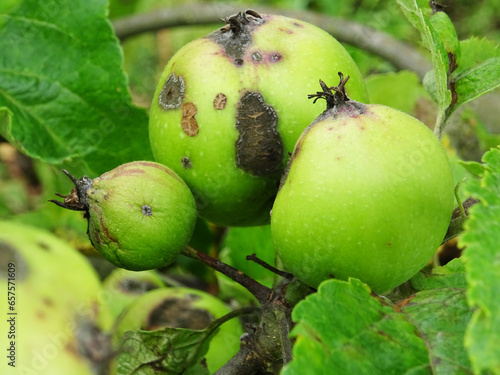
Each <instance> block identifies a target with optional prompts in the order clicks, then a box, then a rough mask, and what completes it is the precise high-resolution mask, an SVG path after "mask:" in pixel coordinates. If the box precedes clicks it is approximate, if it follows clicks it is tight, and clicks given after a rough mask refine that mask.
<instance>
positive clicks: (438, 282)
mask: <svg viewBox="0 0 500 375" xmlns="http://www.w3.org/2000/svg"><path fill="white" fill-rule="evenodd" d="M410 283H411V286H412V287H413V288H414V289H415V290H416V291H422V290H432V289H441V288H461V289H464V290H465V288H467V282H466V280H465V264H464V261H463V259H462V258H457V259H453V260H452V261H450V262H449V263H447V264H446V265H444V266H442V267H435V268H433V269H432V271H431V272H424V271H421V272H419V273H418V274H416V275H415V276H413V277H412V278H411V280H410Z"/></svg>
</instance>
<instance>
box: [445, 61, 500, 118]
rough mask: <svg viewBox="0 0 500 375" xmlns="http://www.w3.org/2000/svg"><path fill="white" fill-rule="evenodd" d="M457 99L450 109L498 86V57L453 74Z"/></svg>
mask: <svg viewBox="0 0 500 375" xmlns="http://www.w3.org/2000/svg"><path fill="white" fill-rule="evenodd" d="M453 81H455V91H456V93H457V97H458V100H457V102H456V103H455V104H453V106H452V108H451V110H452V111H453V110H455V109H456V108H458V107H459V106H461V105H463V104H465V103H468V102H470V101H471V100H474V99H476V98H478V97H480V96H482V95H484V94H486V93H488V92H490V91H492V90H494V89H496V88H497V87H500V57H492V58H490V59H488V60H486V61H484V62H483V63H481V64H479V65H476V66H474V67H472V68H470V69H468V70H465V71H463V72H462V73H461V74H459V75H457V76H454V77H453Z"/></svg>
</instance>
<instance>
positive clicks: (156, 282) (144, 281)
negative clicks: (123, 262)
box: [102, 268, 165, 319]
mask: <svg viewBox="0 0 500 375" xmlns="http://www.w3.org/2000/svg"><path fill="white" fill-rule="evenodd" d="M102 286H103V293H104V295H105V299H106V303H107V305H108V306H109V310H110V312H111V314H112V316H113V318H114V319H117V318H118V317H119V316H120V315H121V314H122V313H123V311H124V310H125V309H126V308H128V306H130V304H132V303H133V302H134V301H135V300H136V299H137V298H138V297H139V296H141V295H143V294H144V293H146V292H148V291H150V290H153V289H158V288H162V287H164V286H165V283H164V282H163V280H162V279H161V277H160V276H159V275H158V273H157V272H155V271H154V270H146V271H130V270H126V269H123V268H117V269H115V270H114V271H113V272H111V273H110V274H109V275H108V276H107V277H106V278H105V279H104V281H103V283H102Z"/></svg>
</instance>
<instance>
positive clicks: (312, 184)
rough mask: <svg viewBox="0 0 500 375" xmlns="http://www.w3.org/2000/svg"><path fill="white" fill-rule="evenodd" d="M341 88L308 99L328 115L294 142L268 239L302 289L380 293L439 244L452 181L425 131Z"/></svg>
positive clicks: (407, 118) (450, 200)
mask: <svg viewBox="0 0 500 375" xmlns="http://www.w3.org/2000/svg"><path fill="white" fill-rule="evenodd" d="M346 81H347V79H346V80H342V79H341V84H340V85H339V86H338V87H335V88H328V87H326V85H324V84H323V83H322V87H323V90H324V91H323V92H320V93H318V94H317V95H312V96H311V97H324V98H325V99H326V100H327V103H328V108H327V110H326V111H325V112H323V113H322V114H321V115H320V116H319V117H318V118H317V119H316V120H315V121H314V122H313V123H312V124H311V125H310V126H309V127H308V128H307V129H306V130H305V131H304V132H303V134H302V135H301V137H300V139H299V140H298V142H297V145H296V147H295V150H294V152H293V155H292V157H291V159H290V160H291V162H290V164H289V168H288V171H287V173H286V174H285V175H284V177H283V182H282V186H281V189H280V191H279V193H278V195H277V198H276V201H275V202H274V206H273V209H272V215H271V230H272V235H273V239H274V242H275V245H276V250H277V252H278V255H279V257H280V259H281V260H282V261H283V263H284V265H285V266H286V267H287V268H288V270H289V271H290V272H291V273H293V274H294V275H295V276H296V277H297V278H299V279H300V280H302V281H303V282H305V283H306V284H308V285H310V286H313V287H317V286H318V284H319V283H321V281H323V280H325V279H328V278H331V277H335V278H339V279H347V278H349V277H356V278H359V279H360V280H361V281H363V282H365V283H367V284H368V285H369V286H370V287H371V288H372V289H373V290H374V291H375V292H378V293H383V292H386V291H388V290H390V289H391V288H394V287H396V286H398V285H399V284H401V283H403V282H404V281H406V280H408V279H409V278H410V277H412V276H413V275H414V274H416V273H417V272H418V271H419V270H420V269H421V268H422V267H423V266H424V265H425V264H426V263H427V262H428V261H429V260H430V259H431V258H432V256H433V254H434V252H435V251H436V250H437V248H438V246H439V245H440V244H441V241H442V240H443V238H444V235H445V233H446V230H447V228H448V225H449V222H450V218H451V213H452V209H453V202H454V195H453V190H454V185H453V177H452V173H451V168H450V164H449V162H448V158H447V155H446V152H445V150H444V148H443V147H442V145H441V143H440V142H439V140H438V139H437V138H436V137H435V136H434V134H433V133H432V131H430V130H429V129H428V128H427V127H426V126H425V125H424V124H423V123H421V122H420V121H418V120H417V119H415V118H413V117H411V116H409V115H407V114H405V113H403V112H400V111H398V110H395V109H392V108H389V107H386V106H382V105H365V104H362V103H359V102H356V101H354V100H349V98H348V97H347V96H346V95H345V91H344V90H343V88H344V85H345V83H346ZM332 90H333V91H332ZM333 92H335V93H333Z"/></svg>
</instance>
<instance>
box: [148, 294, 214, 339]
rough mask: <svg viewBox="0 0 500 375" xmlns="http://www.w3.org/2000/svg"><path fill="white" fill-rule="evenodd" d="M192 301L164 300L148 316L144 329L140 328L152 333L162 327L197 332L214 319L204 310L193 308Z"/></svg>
mask: <svg viewBox="0 0 500 375" xmlns="http://www.w3.org/2000/svg"><path fill="white" fill-rule="evenodd" d="M192 301H193V299H191V298H189V297H187V298H182V299H181V298H175V297H171V298H166V299H164V300H163V301H161V302H160V303H159V304H158V306H156V307H155V308H154V309H153V310H152V311H151V313H150V314H149V317H148V320H147V325H146V327H141V328H142V329H146V330H150V331H152V330H157V329H161V328H164V327H172V328H189V329H197V330H201V329H204V328H206V327H208V326H209V324H210V323H211V322H212V321H213V320H214V317H213V316H212V314H210V313H209V312H208V311H206V310H202V309H197V308H194V307H193V306H192V305H191V302H192Z"/></svg>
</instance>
